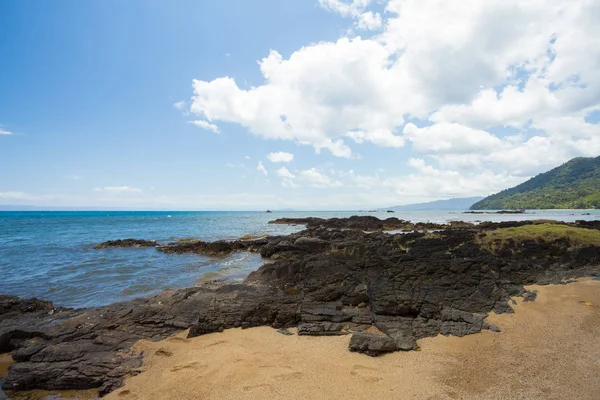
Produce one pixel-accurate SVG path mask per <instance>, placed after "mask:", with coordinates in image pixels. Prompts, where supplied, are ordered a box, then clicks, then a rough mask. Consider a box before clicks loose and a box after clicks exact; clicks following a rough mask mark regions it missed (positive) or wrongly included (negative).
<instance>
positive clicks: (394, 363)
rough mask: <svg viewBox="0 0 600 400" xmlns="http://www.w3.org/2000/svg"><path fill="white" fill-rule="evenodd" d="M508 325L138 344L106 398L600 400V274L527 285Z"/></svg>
mask: <svg viewBox="0 0 600 400" xmlns="http://www.w3.org/2000/svg"><path fill="white" fill-rule="evenodd" d="M528 289H530V290H538V291H539V294H538V297H537V300H536V301H535V302H533V303H523V302H522V301H521V299H516V301H517V305H515V306H514V309H515V313H514V314H504V315H490V317H489V318H488V321H489V322H490V323H493V324H496V325H498V326H499V327H500V328H501V329H502V332H500V333H493V332H490V331H484V332H482V333H480V334H476V335H471V336H467V337H463V338H457V337H443V336H438V337H435V338H427V339H423V340H420V341H419V345H420V347H421V351H413V352H407V353H394V354H389V355H385V356H382V357H378V358H371V357H368V356H364V355H360V354H355V353H350V352H349V351H348V350H347V345H348V341H349V339H350V338H349V337H348V336H341V337H299V336H285V335H282V334H280V333H278V332H276V331H275V330H274V329H271V328H267V327H262V328H253V329H247V330H241V329H232V330H227V331H225V332H223V333H215V334H210V335H205V336H201V337H197V338H193V339H186V337H185V336H186V333H185V332H184V333H181V334H179V335H177V336H174V337H171V338H168V339H166V340H164V341H161V342H156V343H153V342H149V341H142V342H139V343H138V344H137V345H136V346H135V349H136V350H137V351H139V352H143V353H144V354H145V361H144V367H143V373H141V374H139V375H138V376H135V377H131V378H128V379H127V381H126V385H125V387H123V388H121V389H119V390H117V391H115V392H113V393H111V394H110V395H109V396H107V397H106V398H107V399H121V400H122V399H140V400H141V399H221V400H223V399H286V400H294V399H365V398H379V399H431V400H442V399H598V398H600V361H599V360H600V341H598V336H599V335H600V308H599V307H598V305H599V304H600V281H594V280H591V279H586V280H581V281H579V282H577V283H574V284H570V285H566V286H530V287H528Z"/></svg>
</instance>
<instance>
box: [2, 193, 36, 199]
mask: <svg viewBox="0 0 600 400" xmlns="http://www.w3.org/2000/svg"><path fill="white" fill-rule="evenodd" d="M34 198H35V196H32V195H29V194H27V193H24V192H16V191H13V192H0V199H2V200H31V199H34Z"/></svg>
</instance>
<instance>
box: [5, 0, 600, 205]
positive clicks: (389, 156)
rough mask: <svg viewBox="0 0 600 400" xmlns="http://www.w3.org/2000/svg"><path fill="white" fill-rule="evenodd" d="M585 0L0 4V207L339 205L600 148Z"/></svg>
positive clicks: (509, 182)
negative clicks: (7, 205) (1, 205)
mask: <svg viewBox="0 0 600 400" xmlns="http://www.w3.org/2000/svg"><path fill="white" fill-rule="evenodd" d="M598 21H600V2H599V1H597V0H487V1H480V0H295V1H285V2H284V1H281V0H256V1H252V2H249V1H246V0H223V1H191V0H190V1H183V0H182V1H177V2H167V1H145V0H144V1H142V0H139V1H127V2H121V1H116V0H115V1H108V0H107V1H104V0H90V1H85V2H72V1H66V0H56V1H52V2H29V1H20V0H8V1H3V2H1V3H0V56H1V59H2V61H1V62H0V204H17V205H19V204H21V205H24V204H30V205H45V206H79V207H81V206H91V207H129V208H157V209H240V210H244V209H264V208H274V209H276V208H283V207H293V208H299V209H356V208H368V207H378V206H382V207H383V206H389V205H395V204H408V203H414V202H421V201H428V200H437V199H445V198H451V197H467V196H475V195H487V194H491V193H494V192H497V191H499V190H501V189H504V188H507V187H510V186H514V185H515V184H518V183H521V182H523V181H525V180H526V179H528V178H529V177H531V176H533V175H535V174H537V173H540V172H544V171H546V170H548V169H550V168H553V167H555V166H557V165H560V164H561V163H563V162H565V161H567V160H569V159H570V158H573V157H577V156H598V155H600V40H599V39H598V38H600V24H599V23H598Z"/></svg>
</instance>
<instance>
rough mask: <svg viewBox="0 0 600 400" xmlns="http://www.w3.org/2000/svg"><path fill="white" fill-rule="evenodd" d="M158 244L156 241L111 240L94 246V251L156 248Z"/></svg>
mask: <svg viewBox="0 0 600 400" xmlns="http://www.w3.org/2000/svg"><path fill="white" fill-rule="evenodd" d="M156 246H157V243H156V241H154V240H142V239H118V240H109V241H107V242H103V243H100V244H97V245H96V246H94V249H97V250H101V249H110V248H115V247H129V248H140V247H156Z"/></svg>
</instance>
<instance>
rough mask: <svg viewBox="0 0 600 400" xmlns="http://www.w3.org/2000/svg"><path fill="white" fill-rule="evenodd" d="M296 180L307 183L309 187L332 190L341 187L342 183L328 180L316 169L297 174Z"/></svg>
mask: <svg viewBox="0 0 600 400" xmlns="http://www.w3.org/2000/svg"><path fill="white" fill-rule="evenodd" d="M298 178H299V179H301V180H304V181H306V182H308V183H309V185H310V186H313V187H317V188H332V187H340V186H343V184H342V182H340V181H336V180H333V179H331V178H329V177H328V176H326V175H325V174H323V173H321V172H319V171H317V169H316V168H311V169H307V170H304V171H300V172H298Z"/></svg>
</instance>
